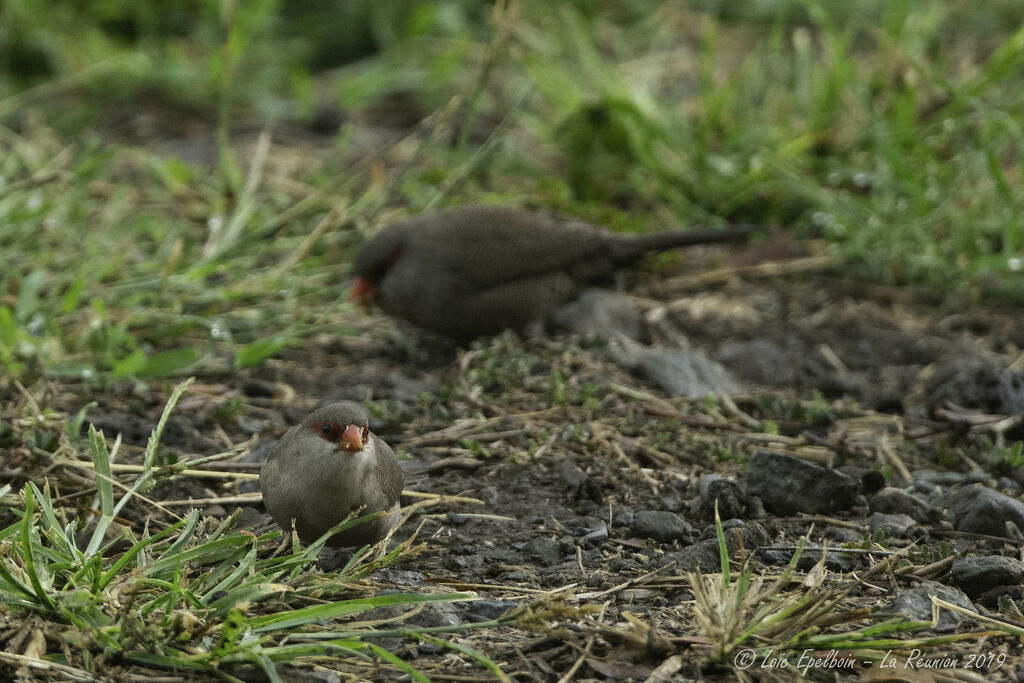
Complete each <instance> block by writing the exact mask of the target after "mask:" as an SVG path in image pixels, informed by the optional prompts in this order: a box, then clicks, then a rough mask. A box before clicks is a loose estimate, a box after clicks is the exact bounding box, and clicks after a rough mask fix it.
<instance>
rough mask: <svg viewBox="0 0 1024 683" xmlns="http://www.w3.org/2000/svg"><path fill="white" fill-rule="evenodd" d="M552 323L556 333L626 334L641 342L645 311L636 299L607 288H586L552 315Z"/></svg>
mask: <svg viewBox="0 0 1024 683" xmlns="http://www.w3.org/2000/svg"><path fill="white" fill-rule="evenodd" d="M548 322H549V326H550V328H551V329H552V330H554V331H556V332H565V333H567V334H575V335H579V336H581V337H584V338H590V339H594V338H596V339H617V338H619V337H627V338H629V339H633V340H636V341H641V340H642V338H643V336H644V325H643V314H642V313H641V312H640V309H639V308H638V307H637V305H636V304H634V303H633V300H632V299H630V298H629V297H628V296H626V295H624V294H617V293H615V292H610V291H608V290H607V289H599V288H591V289H585V290H583V292H582V293H580V295H579V296H578V297H576V299H574V300H573V301H570V302H569V303H567V304H565V305H564V306H561V307H560V308H558V309H556V310H555V312H554V313H552V314H551V316H550V318H549V320H548Z"/></svg>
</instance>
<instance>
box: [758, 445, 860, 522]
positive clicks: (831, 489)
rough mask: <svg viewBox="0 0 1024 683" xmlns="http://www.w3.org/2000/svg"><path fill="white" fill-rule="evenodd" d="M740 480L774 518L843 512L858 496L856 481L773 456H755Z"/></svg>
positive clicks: (815, 467)
mask: <svg viewBox="0 0 1024 683" xmlns="http://www.w3.org/2000/svg"><path fill="white" fill-rule="evenodd" d="M743 480H744V482H746V486H747V493H748V494H750V495H752V496H757V497H758V498H760V499H761V501H762V502H763V503H764V506H765V508H766V509H768V510H770V511H771V512H774V513H775V514H777V515H795V514H797V513H798V512H808V513H811V514H825V513H832V512H836V511H839V510H847V509H849V508H850V507H851V506H852V505H853V504H854V502H855V501H856V499H857V495H858V494H859V493H860V480H859V479H855V478H853V477H849V476H847V475H845V474H842V473H841V472H837V471H835V470H830V469H827V468H824V467H819V466H817V465H811V464H809V463H806V462H803V461H802V460H798V459H796V458H792V457H790V456H788V455H779V454H777V453H756V454H755V455H754V457H753V458H752V459H751V461H750V468H749V469H748V470H747V472H746V474H745V475H744V477H743Z"/></svg>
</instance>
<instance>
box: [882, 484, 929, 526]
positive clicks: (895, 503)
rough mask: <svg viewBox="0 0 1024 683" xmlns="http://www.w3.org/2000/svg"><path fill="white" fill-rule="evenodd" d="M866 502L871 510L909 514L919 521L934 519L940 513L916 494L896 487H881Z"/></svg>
mask: <svg viewBox="0 0 1024 683" xmlns="http://www.w3.org/2000/svg"><path fill="white" fill-rule="evenodd" d="M868 504H869V505H870V506H871V511H872V512H883V513H886V514H891V515H909V516H911V517H913V518H914V519H915V520H917V521H918V522H921V523H925V522H930V521H934V520H936V519H938V518H939V517H941V515H942V513H941V511H939V510H937V509H935V508H934V507H932V506H931V505H929V504H928V503H926V502H924V501H923V500H921V499H920V498H918V497H917V496H914V495H913V494H910V493H907V492H906V491H903V490H902V489H897V488H884V489H882V490H881V491H879V492H878V493H876V494H875V495H873V496H871V498H869V499H868Z"/></svg>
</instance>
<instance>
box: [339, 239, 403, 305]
mask: <svg viewBox="0 0 1024 683" xmlns="http://www.w3.org/2000/svg"><path fill="white" fill-rule="evenodd" d="M406 225H407V224H405V223H395V224H393V225H389V226H388V227H386V228H384V229H383V230H381V231H380V232H378V233H377V234H376V235H374V236H373V238H372V239H370V241H368V242H367V243H366V244H364V245H363V246H362V248H361V249H360V250H359V253H357V254H356V256H355V258H354V259H352V294H351V296H350V299H351V300H352V302H353V303H356V304H359V305H360V306H369V305H370V304H372V303H373V302H374V301H376V300H377V296H378V295H379V294H380V283H381V282H382V281H383V280H384V278H385V277H387V275H388V272H390V271H391V267H392V266H394V265H395V261H397V260H398V258H399V257H400V256H401V255H402V251H403V249H404V247H405V233H406V227H405V226H406Z"/></svg>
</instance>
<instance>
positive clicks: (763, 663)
mask: <svg viewBox="0 0 1024 683" xmlns="http://www.w3.org/2000/svg"><path fill="white" fill-rule="evenodd" d="M715 529H716V531H717V533H718V546H719V557H720V560H721V563H722V571H721V573H719V574H703V575H702V574H695V573H689V574H687V578H688V581H689V583H690V585H691V587H692V590H693V596H694V606H693V615H694V619H695V620H696V622H697V624H698V626H699V627H700V631H701V635H703V636H706V637H708V638H709V640H710V641H711V643H712V645H711V654H710V661H711V663H713V664H715V665H717V666H723V667H729V668H733V669H734V671H735V673H736V674H737V675H738V676H739V677H740V678H741V680H746V679H747V676H748V673H746V672H747V671H748V670H749V671H750V672H756V673H757V674H765V675H776V674H779V673H780V672H781V673H782V674H785V670H789V671H794V670H798V669H799V668H800V667H801V666H804V667H805V668H804V669H803V670H801V671H800V673H801V674H806V673H807V668H808V667H812V666H814V664H813V660H814V657H811V656H810V655H813V654H815V653H819V654H820V653H829V652H832V653H835V652H840V653H843V654H842V657H843V658H845V660H846V661H845V663H842V662H838V661H834V662H833V663H832V664H831V666H833V667H835V666H845V667H851V666H856V665H858V663H860V662H865V661H868V662H871V661H878V660H881V659H883V658H884V657H885V656H886V655H887V654H891V652H892V651H894V650H910V649H911V648H917V649H919V650H922V651H923V652H925V653H927V652H929V651H932V650H933V649H934V648H936V647H938V646H940V645H944V644H948V643H952V642H956V641H963V640H975V639H982V638H988V637H991V636H993V635H999V634H1009V635H1014V636H1018V637H1019V636H1020V635H1021V634H1022V633H1024V630H1022V629H1019V628H1017V627H1014V626H1012V625H1011V624H1008V623H1006V622H1001V621H997V620H991V621H990V622H989V623H991V625H992V626H993V627H994V628H995V629H996V630H989V631H977V632H969V633H957V634H951V635H944V636H925V637H917V638H914V637H911V638H908V637H906V635H907V634H909V633H912V632H915V631H926V630H928V629H930V628H933V627H934V626H935V624H937V623H938V609H939V607H940V606H941V607H946V605H947V604H948V603H942V602H941V601H938V602H936V601H935V598H933V602H935V603H936V607H935V610H934V611H933V619H934V621H932V622H928V621H910V620H907V619H903V618H899V617H897V618H886V615H881V616H874V615H873V613H872V612H870V611H868V610H864V609H843V608H842V603H843V601H844V599H845V598H847V596H848V595H849V594H850V592H851V591H852V590H853V589H854V588H856V587H857V586H859V585H861V582H862V581H865V580H866V579H867V578H868V576H870V575H871V574H874V573H878V572H880V571H882V570H883V569H884V568H885V567H888V566H890V565H891V564H892V562H893V561H894V560H895V559H897V558H899V557H900V554H898V553H897V554H893V555H891V556H890V557H889V558H887V559H886V560H885V561H883V562H882V563H880V564H879V565H878V566H876V567H874V568H872V570H870V571H869V572H867V574H866V575H865V576H863V577H861V578H860V579H856V580H852V581H845V582H842V583H840V584H838V585H833V586H831V587H829V586H826V582H825V579H826V570H825V559H826V554H827V552H828V548H827V547H826V548H824V549H823V550H822V557H821V560H819V562H818V563H817V564H816V565H815V566H814V568H813V569H812V570H811V571H810V572H808V574H807V575H806V576H805V577H803V579H801V580H800V583H802V590H793V589H792V587H791V584H792V583H794V582H795V581H796V579H795V578H794V572H795V570H796V567H797V563H798V562H799V559H800V555H801V554H802V552H803V546H804V539H801V541H800V543H799V544H798V545H797V548H796V550H795V552H794V553H793V557H792V558H791V560H790V562H789V564H788V565H787V566H786V568H785V569H784V570H783V572H782V574H780V575H779V576H777V577H776V578H775V579H774V580H772V581H770V582H769V581H766V580H765V579H764V578H763V577H761V576H756V575H754V574H753V571H752V570H751V569H750V568H749V566H746V565H745V566H744V568H743V569H742V571H741V572H740V574H739V576H737V577H735V578H734V577H733V575H732V571H731V570H730V565H729V549H728V544H727V542H726V536H725V531H724V530H723V528H722V522H721V519H720V518H719V516H718V510H717V505H716V509H715ZM940 603H941V605H940ZM965 613H966V611H965ZM970 616H976V615H974V614H973V613H971V614H970ZM864 621H867V622H869V623H868V624H867V625H864V626H859V627H855V626H852V625H853V624H855V623H856V622H864ZM741 650H742V652H741ZM759 664H760V666H759ZM783 677H785V675H784V676H783Z"/></svg>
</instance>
